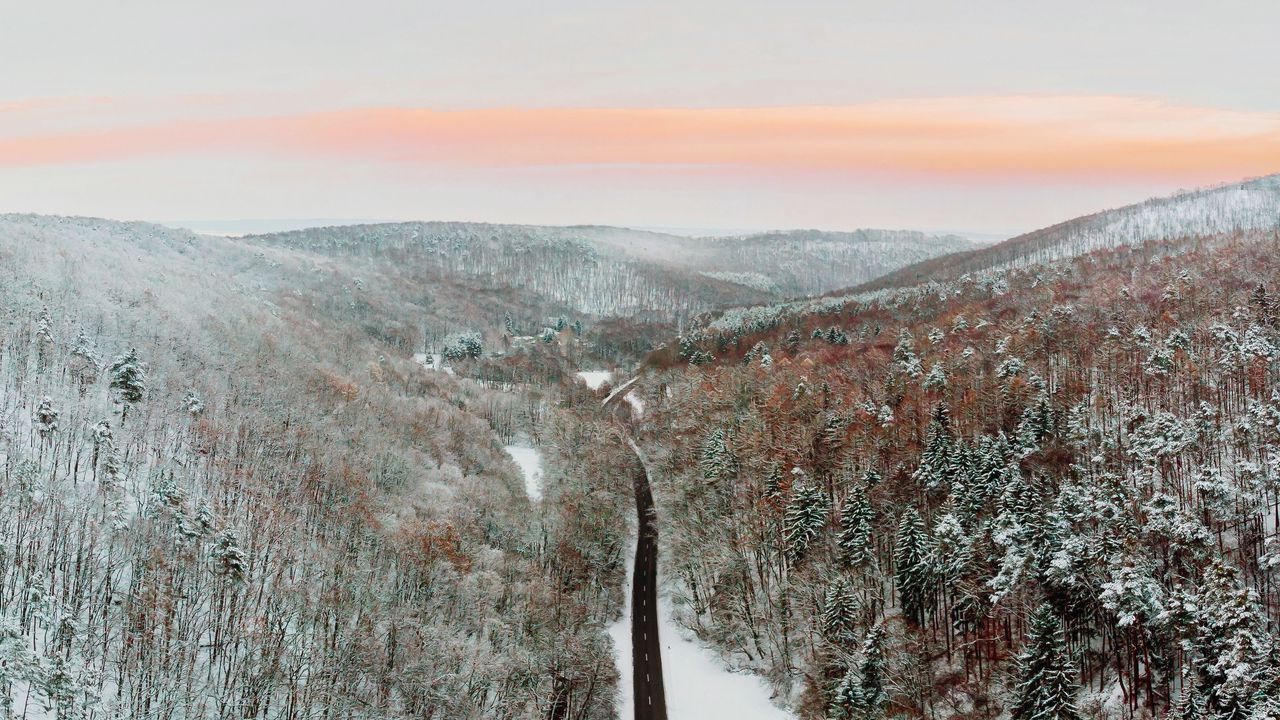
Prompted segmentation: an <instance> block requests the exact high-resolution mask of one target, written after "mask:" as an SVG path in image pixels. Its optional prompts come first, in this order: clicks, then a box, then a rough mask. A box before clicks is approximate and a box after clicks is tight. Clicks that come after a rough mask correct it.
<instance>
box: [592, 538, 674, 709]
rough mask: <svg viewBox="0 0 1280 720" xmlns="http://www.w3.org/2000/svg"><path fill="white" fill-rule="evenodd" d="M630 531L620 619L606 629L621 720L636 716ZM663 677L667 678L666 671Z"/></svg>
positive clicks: (633, 560)
mask: <svg viewBox="0 0 1280 720" xmlns="http://www.w3.org/2000/svg"><path fill="white" fill-rule="evenodd" d="M631 530H632V532H631V535H630V537H631V540H630V541H629V542H628V543H627V554H626V555H625V556H624V557H626V558H627V562H626V565H627V584H626V585H623V586H622V587H623V588H624V590H623V593H622V594H623V600H622V617H621V618H620V619H619V620H618V622H616V623H613V624H612V625H610V626H609V627H607V628H605V631H606V632H608V633H609V637H610V638H611V639H612V640H613V664H614V666H615V667H617V668H618V700H617V702H616V703H615V705H614V706H615V707H616V708H617V710H618V717H619V718H620V719H621V720H631V718H633V717H635V716H636V710H635V708H636V697H635V696H636V688H635V678H634V677H632V668H633V667H634V666H633V665H632V663H631V578H632V574H633V573H634V572H635V568H636V541H635V537H636V535H635V527H634V526H632V528H631ZM663 678H664V679H665V678H666V675H665V671H664V675H663ZM672 717H673V718H674V717H675V716H672Z"/></svg>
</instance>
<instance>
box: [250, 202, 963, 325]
mask: <svg viewBox="0 0 1280 720" xmlns="http://www.w3.org/2000/svg"><path fill="white" fill-rule="evenodd" d="M245 240H246V241H247V242H251V243H262V244H267V245H273V246H284V247H295V248H301V249H307V250H311V251H315V252H320V253H325V254H331V255H342V256H355V257H362V258H366V259H369V260H371V261H373V260H377V261H383V262H389V263H393V264H394V265H395V267H396V268H397V270H398V271H399V272H404V273H416V274H417V275H418V276H419V279H420V280H421V281H422V282H423V283H439V282H448V281H449V279H450V278H452V279H453V280H454V281H465V283H466V284H467V285H468V286H470V287H478V288H486V289H491V290H500V289H504V288H505V289H510V290H512V291H516V292H519V293H521V294H522V295H527V296H529V297H531V298H537V299H538V302H541V303H543V304H545V305H547V306H548V307H553V306H558V307H560V308H568V309H569V310H571V311H573V312H577V313H583V314H588V315H593V316H596V317H615V318H616V317H627V318H632V319H639V320H652V321H658V322H666V323H671V324H677V323H682V322H685V321H687V320H688V319H690V318H692V317H693V316H695V315H697V314H699V313H701V312H704V311H707V310H711V309H716V308H721V307H726V306H731V305H744V304H751V303H757V302H767V301H771V300H776V299H782V298H787V297H795V296H803V295H810V294H817V293H822V292H826V291H829V290H832V289H835V288H840V287H847V286H849V285H851V284H854V283H857V282H861V281H865V280H868V279H870V278H872V277H875V276H877V275H879V274H881V273H884V272H888V271H890V270H893V269H896V268H898V267H901V266H903V265H905V264H907V263H911V262H915V261H918V260H920V259H923V258H926V257H932V256H935V255H938V254H940V253H945V252H951V251H954V250H956V249H957V248H960V247H968V246H969V243H968V242H967V241H965V240H964V239H963V238H959V237H955V236H942V237H932V236H927V235H924V234H922V233H915V232H906V231H902V232H897V231H882V230H861V231H857V232H853V233H829V232H821V231H813V230H807V231H793V232H788V233H766V234H760V235H751V236H745V237H723V238H716V237H713V238H681V237H676V236H671V235H664V234H661V233H653V232H646V231H639V230H628V229H624V228H612V227H602V226H574V227H563V228H560V227H544V226H528V225H490V224H481V223H439V222H434V223H390V224H377V225H352V226H339V227H325V228H312V229H308V230H300V231H294V232H286V233H277V234H271V235H258V236H247V237H246V238H245Z"/></svg>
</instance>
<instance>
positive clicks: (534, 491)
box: [506, 445, 542, 501]
mask: <svg viewBox="0 0 1280 720" xmlns="http://www.w3.org/2000/svg"><path fill="white" fill-rule="evenodd" d="M506 451H507V454H508V455H510V456H511V459H512V460H515V461H516V465H519V466H520V472H521V473H523V474H524V491H525V492H526V493H528V494H529V499H530V500H535V501H536V500H541V499H542V455H541V454H540V453H539V452H538V450H537V449H536V448H531V447H523V446H520V445H507V446H506Z"/></svg>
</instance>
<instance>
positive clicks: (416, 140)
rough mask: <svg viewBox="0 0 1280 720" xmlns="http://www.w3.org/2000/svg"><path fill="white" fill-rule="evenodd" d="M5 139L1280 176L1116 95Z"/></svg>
mask: <svg viewBox="0 0 1280 720" xmlns="http://www.w3.org/2000/svg"><path fill="white" fill-rule="evenodd" d="M3 130H4V118H3V115H0V167H4V166H9V167H21V166H31V165H44V164H54V163H78V162H94V161H109V160H120V159H128V158H132V157H139V156H149V155H159V154H175V153H194V152H217V153H222V152H241V153H248V154H262V155H285V156H306V157H315V156H322V157H323V156H330V157H335V158H353V159H362V160H375V161H385V162H392V163H407V164H414V165H431V166H445V167H449V166H456V167H528V166H617V165H645V166H689V165H695V166H712V167H715V166H719V167H726V168H730V169H734V170H741V169H751V170H752V171H764V172H768V171H771V170H774V171H820V172H837V173H839V172H892V173H909V174H927V175H942V176H989V177H997V178H1001V177H1009V176H1048V177H1053V176H1073V177H1078V176H1085V177H1125V178H1132V177H1162V178H1170V179H1178V180H1179V181H1184V180H1185V181H1193V182H1194V181H1209V180H1214V179H1227V178H1235V177H1241V176H1249V175H1259V174H1265V173H1269V172H1275V171H1277V170H1280V113H1266V112H1242V111H1231V110H1223V109H1217V108H1205V107H1194V106H1182V105H1172V104H1168V103H1164V102H1160V101H1157V100H1152V99H1146V98H1133V97H1110V96H1104V97H1087V96H1082V97H1074V96H1048V97H1035V96H1025V97H991V98H943V99H931V100H905V101H891V102H877V103H867V104H861V105H851V106H841V107H781V108H713V109H669V108H639V109H484V110H459V111H435V110H422V109H409V108H365V109H356V110H345V111H335V112H321V113H306V114H297V115H286V116H273V117H250V118H236V119H221V120H214V121H203V120H172V121H166V122H160V123H154V124H150V125H136V126H132V127H115V128H110V129H98V130H78V131H65V132H60V133H51V134H44V135H39V134H18V135H14V134H10V135H9V136H8V137H5V136H4V135H3Z"/></svg>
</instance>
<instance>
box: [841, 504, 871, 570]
mask: <svg viewBox="0 0 1280 720" xmlns="http://www.w3.org/2000/svg"><path fill="white" fill-rule="evenodd" d="M874 519H875V513H874V511H873V510H872V509H871V503H870V502H868V500H867V493H866V491H865V490H863V488H862V486H861V485H855V486H854V487H853V490H852V491H850V493H849V497H848V498H847V499H846V500H845V505H844V511H843V512H841V514H840V537H839V539H838V540H837V541H836V544H837V546H838V547H839V548H840V562H842V563H844V564H845V565H846V566H847V567H852V568H859V567H864V566H866V565H869V564H870V563H871V561H872V560H873V559H874V557H875V553H874V548H873V547H872V544H871V532H872V527H871V523H872V521H873V520H874Z"/></svg>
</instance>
